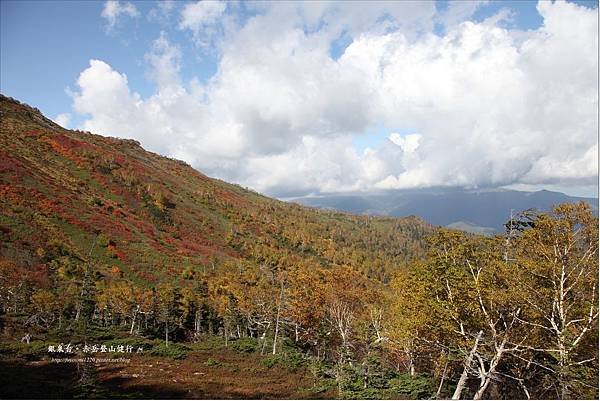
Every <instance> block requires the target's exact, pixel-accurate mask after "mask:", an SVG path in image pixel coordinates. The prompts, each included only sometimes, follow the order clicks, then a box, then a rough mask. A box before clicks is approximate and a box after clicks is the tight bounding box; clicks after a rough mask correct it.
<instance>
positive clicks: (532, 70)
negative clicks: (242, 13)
mask: <svg viewBox="0 0 600 401" xmlns="http://www.w3.org/2000/svg"><path fill="white" fill-rule="evenodd" d="M118 4H119V3H117V5H118ZM124 4H126V3H124ZM461 4H463V3H460V2H459V3H456V5H451V6H450V7H448V9H447V10H445V11H444V12H438V11H436V9H435V5H434V3H431V2H408V1H407V2H390V3H388V2H385V3H373V2H370V3H368V4H363V3H357V2H352V3H348V4H345V5H344V6H343V7H342V5H340V4H339V3H335V2H334V3H329V2H309V3H266V4H265V3H259V4H256V5H253V7H255V8H254V9H253V13H252V14H251V15H250V16H249V17H248V18H245V19H243V22H240V20H241V19H239V18H237V19H236V18H233V16H232V15H230V13H235V12H236V10H235V7H233V6H232V4H231V3H230V4H225V3H220V2H213V3H208V2H204V1H202V2H198V3H190V4H187V5H185V6H184V7H182V8H181V9H180V10H179V12H180V16H179V17H180V19H179V25H178V29H180V30H184V31H186V32H189V34H190V40H192V41H193V42H194V43H196V44H197V45H199V47H198V49H199V50H198V51H201V48H202V46H206V45H207V44H210V46H211V47H213V48H214V49H216V51H217V53H218V66H217V72H216V74H215V75H214V76H213V77H212V78H211V79H209V80H208V81H207V82H201V81H200V80H198V79H192V80H191V81H188V82H184V81H183V79H182V77H181V73H180V70H181V67H180V66H181V62H182V57H183V53H182V50H181V47H180V45H179V44H177V43H173V42H172V41H170V39H169V35H168V33H165V32H163V33H161V35H160V36H159V37H158V38H157V39H156V40H155V41H154V43H153V44H152V47H151V48H150V49H149V51H148V52H147V54H146V56H145V62H146V63H147V65H148V74H147V76H148V78H149V79H151V80H152V82H153V83H154V84H155V88H156V90H155V92H154V93H153V94H152V95H151V96H149V97H147V98H142V97H141V96H140V95H139V94H137V93H136V92H135V91H134V90H132V88H130V86H129V83H128V80H127V76H126V74H124V73H122V72H119V71H116V70H115V69H114V68H112V67H111V66H110V65H109V64H108V63H106V62H104V61H101V60H91V61H90V65H89V67H88V68H87V69H85V70H84V71H83V72H81V74H80V76H79V77H78V79H77V82H76V83H77V87H78V89H77V90H76V91H75V92H74V93H73V94H72V96H73V108H74V111H76V112H77V113H80V114H83V115H85V116H87V118H86V119H85V121H84V123H83V128H84V129H86V130H90V131H93V132H96V133H101V134H106V135H112V136H121V137H130V138H135V139H137V140H139V141H141V142H142V144H143V145H144V146H145V147H146V148H148V149H150V150H153V151H156V152H159V153H161V154H165V155H169V156H173V157H177V158H180V159H183V160H186V161H187V162H189V163H190V164H192V165H193V166H194V167H196V168H198V169H200V170H201V171H203V172H205V173H207V174H209V175H212V176H216V177H219V178H222V179H225V180H229V181H233V182H237V183H240V184H242V185H245V186H249V187H252V188H254V189H256V190H258V191H261V192H266V193H268V194H271V195H275V196H290V195H302V194H308V193H318V192H340V191H369V190H374V189H401V188H416V187H429V186H463V187H471V188H472V187H496V186H505V185H554V186H556V185H559V186H563V187H568V186H578V187H581V186H584V187H585V186H590V187H591V186H595V185H596V184H597V180H598V140H597V130H598V114H597V109H598V51H597V49H598V18H597V10H591V9H588V8H585V7H582V6H577V5H575V4H571V3H565V2H555V3H551V2H540V3H539V4H538V11H539V13H540V14H541V16H542V17H543V21H544V22H543V25H542V26H541V27H540V28H538V29H536V30H530V31H526V32H523V31H519V30H517V29H512V30H511V29H508V28H504V27H503V26H504V25H505V24H503V23H502V22H503V21H504V20H505V19H506V18H509V17H510V13H507V12H506V11H502V12H500V13H499V14H498V15H496V16H494V17H492V18H489V19H488V20H485V21H482V22H479V23H476V22H472V21H469V20H468V19H469V17H470V16H471V15H472V13H473V12H475V11H476V9H477V7H476V4H470V6H469V7H461ZM118 7H121V8H122V7H126V5H125V6H123V5H118ZM230 9H232V10H230ZM105 10H106V8H105ZM103 15H104V13H103ZM116 15H118V13H117V14H116ZM108 21H109V25H110V21H111V20H110V19H109V20H108ZM575 21H576V22H575ZM435 24H443V27H444V30H443V31H444V34H439V33H438V34H436V33H434V30H433V28H434V26H435ZM112 25H114V23H113V24H112ZM343 41H345V42H346V43H349V45H348V46H347V47H345V48H343V49H342V50H340V51H339V54H337V55H336V54H335V52H333V51H332V49H334V48H335V46H337V45H338V44H339V43H341V42H343ZM375 127H384V129H385V130H387V131H388V132H389V137H388V139H387V140H384V141H382V142H381V143H379V144H378V145H376V146H375V145H373V146H370V147H368V148H366V149H364V151H362V150H361V151H359V150H357V148H356V147H355V146H354V144H353V138H356V137H358V136H361V135H365V134H366V133H367V132H371V131H372V130H373V129H374V128H375ZM409 131H410V132H411V133H410V134H408V135H406V134H404V135H401V134H399V133H398V132H409Z"/></svg>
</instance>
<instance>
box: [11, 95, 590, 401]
mask: <svg viewBox="0 0 600 401" xmlns="http://www.w3.org/2000/svg"><path fill="white" fill-rule="evenodd" d="M0 113H1V114H0V118H1V124H0V191H1V192H2V197H1V198H0V235H1V245H0V301H1V306H0V313H1V314H0V319H1V320H0V324H1V327H2V335H1V338H2V340H3V345H2V346H3V351H5V353H7V354H11V355H13V356H15V355H16V356H17V357H20V356H25V357H27V358H38V359H39V358H42V359H44V358H46V359H47V358H48V357H49V356H53V355H49V351H48V350H49V348H48V347H49V346H51V345H52V344H55V343H59V342H60V343H62V342H65V343H66V342H71V341H74V342H75V341H79V342H92V341H96V342H98V341H100V342H102V341H109V342H110V341H113V342H114V341H117V340H122V341H127V343H128V344H135V345H136V347H137V346H140V347H146V348H145V349H150V350H151V353H152V355H154V356H157V357H164V358H167V359H168V358H175V359H178V358H183V359H185V358H187V357H188V356H189V355H191V354H192V353H193V352H195V351H194V350H195V349H196V348H194V347H195V346H198V344H207V343H211V342H213V341H215V339H218V341H219V344H220V345H219V346H223V347H225V348H227V349H228V350H230V349H233V350H236V351H237V352H240V353H251V354H253V355H254V354H257V355H263V356H265V358H266V355H271V357H270V358H271V359H264V361H263V362H264V363H266V366H269V365H271V366H273V365H274V364H281V365H282V366H290V365H293V366H296V365H297V366H298V367H301V368H302V369H306V370H307V371H310V372H311V374H312V375H314V377H315V380H316V382H315V383H316V384H315V389H314V392H313V393H310V394H304V395H303V396H307V397H311V396H313V395H314V394H317V393H319V392H320V391H325V393H324V394H330V393H327V391H335V396H336V397H343V398H395V397H399V396H401V397H410V398H430V397H437V398H449V397H451V396H453V397H457V398H461V397H462V398H465V397H473V398H477V399H479V398H486V397H487V398H489V397H492V398H511V397H516V398H524V397H527V398H529V397H531V398H586V397H587V398H590V397H591V398H593V397H597V395H598V381H597V375H598V348H597V340H598V327H597V326H598V308H597V303H598V277H597V272H598V219H597V218H596V217H594V215H593V213H592V212H591V210H590V208H589V206H588V205H586V204H577V205H573V204H567V205H562V206H557V207H556V208H555V210H554V211H552V212H550V213H538V214H532V213H526V214H522V215H520V216H518V218H517V219H515V221H514V222H513V224H512V225H510V226H509V227H508V230H507V234H506V235H502V236H496V237H492V238H484V237H479V236H474V235H469V234H465V233H461V232H456V231H452V230H443V229H436V228H434V227H432V226H430V225H428V224H426V223H425V222H423V221H422V220H420V219H419V218H417V217H406V218H391V217H369V216H355V215H351V214H347V213H340V212H331V211H322V210H318V209H313V208H308V207H303V206H299V205H295V204H289V203H285V202H281V201H277V200H273V199H270V198H267V197H264V196H262V195H260V194H257V193H255V192H253V191H250V190H247V189H244V188H241V187H239V186H236V185H231V184H228V183H225V182H222V181H219V180H215V179H212V178H209V177H206V176H204V175H202V174H201V173H199V172H197V171H196V170H194V169H192V168H191V167H190V166H188V165H186V164H185V163H184V162H181V161H178V160H173V159H169V158H166V157H162V156H159V155H156V154H153V153H150V152H147V151H145V150H144V149H143V148H142V147H141V146H140V144H139V143H137V142H135V141H132V140H123V139H116V138H108V137H103V136H99V135H93V134H91V133H87V132H81V131H70V130H66V129H64V128H62V127H60V126H58V125H56V124H55V123H53V122H52V121H50V120H48V119H46V118H45V117H44V116H42V115H41V113H39V111H38V110H36V109H33V108H31V107H29V106H27V105H24V104H21V103H19V102H17V101H15V100H13V99H10V98H7V97H4V96H2V97H1V98H0ZM20 340H22V341H23V342H24V343H25V344H19V341H20ZM99 352H100V351H99ZM61 353H62V354H65V355H69V354H71V353H74V352H70V351H69V352H67V351H64V350H63V351H61ZM211 358H212V357H211ZM211 358H209V359H207V360H206V361H204V363H206V364H209V365H210V364H219V363H220V362H219V361H215V360H213V359H211ZM211 361H213V362H214V363H213V362H211ZM265 361H266V362H265ZM86 366H87V365H86ZM9 368H10V367H9ZM86 369H87V368H86ZM90 369H91V368H90ZM83 371H84V372H85V371H86V370H85V369H84V370H83ZM317 387H318V389H317ZM256 394H261V393H260V389H257V392H256ZM311 394H312V395H311ZM86 395H88V396H89V395H90V394H89V393H86ZM92 395H93V394H92ZM102 395H104V396H106V394H102ZM144 395H145V396H148V394H143V393H142V394H141V396H144ZM295 396H298V395H297V394H295ZM328 396H329V395H328Z"/></svg>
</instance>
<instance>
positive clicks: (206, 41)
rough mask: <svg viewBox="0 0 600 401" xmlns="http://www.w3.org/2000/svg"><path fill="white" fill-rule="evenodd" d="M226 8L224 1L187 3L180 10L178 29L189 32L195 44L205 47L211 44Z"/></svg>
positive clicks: (208, 0)
mask: <svg viewBox="0 0 600 401" xmlns="http://www.w3.org/2000/svg"><path fill="white" fill-rule="evenodd" d="M226 8H227V3H225V2H224V1H213V0H199V1H197V2H195V3H188V4H186V5H185V6H184V7H183V10H181V20H180V22H179V29H182V30H190V31H191V32H192V33H193V35H194V39H195V41H196V43H197V44H199V45H200V46H205V47H206V46H208V45H210V44H211V43H213V40H214V36H215V35H216V34H217V31H218V29H217V28H218V23H219V22H220V19H221V18H222V17H223V14H224V13H225V9H226Z"/></svg>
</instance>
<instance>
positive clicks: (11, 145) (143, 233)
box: [0, 96, 432, 285]
mask: <svg viewBox="0 0 600 401" xmlns="http://www.w3.org/2000/svg"><path fill="white" fill-rule="evenodd" d="M0 105H1V107H0V110H1V120H2V123H1V126H0V192H1V194H2V196H1V200H0V233H1V236H2V245H1V247H0V257H1V258H2V260H3V262H2V263H4V264H5V265H7V264H8V265H11V266H12V267H11V268H12V269H13V270H15V271H19V272H21V273H23V274H35V275H38V276H39V277H41V278H40V279H39V280H40V281H43V280H44V277H46V276H48V274H51V271H52V270H53V269H54V270H56V269H63V270H64V269H67V270H68V269H69V264H77V263H80V262H81V261H86V260H87V261H93V262H94V263H95V264H96V265H97V266H98V267H97V268H98V271H99V272H100V273H101V274H102V275H103V276H104V277H111V276H116V277H123V278H125V279H127V280H130V281H132V282H135V283H138V284H140V285H151V284H153V283H156V282H162V281H178V280H179V281H180V280H182V279H183V278H185V277H186V276H190V275H194V274H204V273H206V272H207V270H208V271H210V270H214V269H215V266H218V265H219V264H222V263H226V262H228V261H235V260H253V261H256V262H258V263H261V261H264V260H265V259H268V258H269V257H271V258H275V259H281V258H287V257H289V258H292V260H297V261H307V262H310V263H316V264H319V265H321V266H326V265H328V264H331V263H336V264H344V265H348V266H350V267H352V268H353V269H355V270H359V271H363V272H364V273H368V274H369V275H370V276H372V277H375V278H378V279H383V280H386V279H387V278H388V277H389V275H390V272H391V270H393V269H397V267H398V266H400V265H402V264H404V263H405V262H406V261H407V260H408V259H410V258H412V257H414V256H418V255H419V254H421V252H422V248H423V246H422V238H423V236H424V235H425V234H427V233H429V232H431V231H432V228H431V227H430V226H428V225H427V224H425V223H423V222H422V221H421V220H419V219H417V218H404V219H395V218H376V219H373V218H369V217H366V216H352V215H348V214H345V213H337V212H336V213H333V212H324V211H319V210H315V209H311V208H306V207H301V206H298V205H294V204H288V203H285V202H281V201H277V200H273V199H269V198H267V197H264V196H262V195H259V194H257V193H255V192H252V191H249V190H245V189H243V188H241V187H239V186H236V185H231V184H228V183H225V182H223V181H220V180H216V179H212V178H209V177H207V176H205V175H203V174H201V173H199V172H198V171H196V170H194V169H192V168H191V167H190V166H188V165H187V164H185V163H184V162H181V161H178V160H173V159H169V158H166V157H162V156H159V155H157V154H154V153H151V152H147V151H145V150H144V149H143V148H142V147H141V146H140V144H139V143H137V142H136V141H133V140H123V139H116V138H109V137H103V136H99V135H93V134H90V133H86V132H81V131H70V130H66V129H63V128H62V127H60V126H58V125H56V124H55V123H53V122H52V121H50V120H48V119H47V118H45V117H44V116H42V115H41V113H40V112H39V111H38V110H37V109H33V108H31V107H29V106H27V105H23V104H20V103H19V102H17V101H15V100H13V99H10V98H7V97H4V96H2V97H1V98H0Z"/></svg>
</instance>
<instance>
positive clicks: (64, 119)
mask: <svg viewBox="0 0 600 401" xmlns="http://www.w3.org/2000/svg"><path fill="white" fill-rule="evenodd" d="M53 121H54V122H55V123H57V124H58V125H60V126H61V127H63V128H69V125H70V124H71V114H70V113H61V114H59V115H57V116H56V117H54V120H53Z"/></svg>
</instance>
